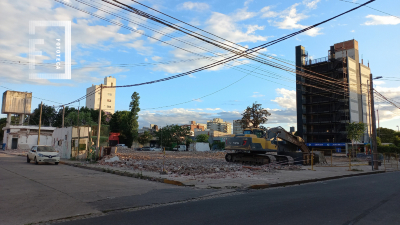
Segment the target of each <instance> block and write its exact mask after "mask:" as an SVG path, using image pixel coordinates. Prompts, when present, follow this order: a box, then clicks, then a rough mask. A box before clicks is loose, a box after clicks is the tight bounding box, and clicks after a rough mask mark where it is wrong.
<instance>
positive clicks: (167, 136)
mask: <svg viewBox="0 0 400 225" xmlns="http://www.w3.org/2000/svg"><path fill="white" fill-rule="evenodd" d="M189 135H190V127H181V126H179V125H174V124H172V125H167V126H165V127H163V128H162V129H159V130H158V131H156V132H155V136H156V137H157V138H158V142H159V144H160V145H161V144H162V145H163V146H167V147H171V146H172V143H176V144H181V143H182V142H183V141H185V140H186V137H187V136H189Z"/></svg>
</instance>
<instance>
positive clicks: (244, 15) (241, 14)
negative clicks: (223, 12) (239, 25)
mask: <svg viewBox="0 0 400 225" xmlns="http://www.w3.org/2000/svg"><path fill="white" fill-rule="evenodd" d="M257 14H258V13H257V12H249V11H247V7H244V8H242V9H239V10H237V11H236V13H234V14H233V15H232V16H231V17H232V19H233V20H235V21H241V20H247V19H250V18H253V17H255V16H257Z"/></svg>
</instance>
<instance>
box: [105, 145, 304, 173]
mask: <svg viewBox="0 0 400 225" xmlns="http://www.w3.org/2000/svg"><path fill="white" fill-rule="evenodd" d="M225 154H226V153H225V152H166V154H165V157H164V154H163V153H162V152H139V151H137V152H132V153H117V154H113V155H110V156H106V157H104V158H103V159H102V160H101V161H100V162H99V163H100V165H108V166H112V167H117V168H118V167H119V168H128V169H133V170H142V171H151V172H160V171H162V169H163V163H164V168H165V170H166V171H167V173H168V174H170V175H173V176H192V177H196V178H224V177H232V178H235V177H240V176H250V175H254V174H260V173H272V172H275V171H276V170H298V169H300V167H301V166H297V165H292V166H283V165H278V164H270V165H258V166H253V165H251V166H249V165H242V164H240V163H228V162H226V161H225ZM116 156H117V157H118V159H119V160H115V157H116ZM111 159H113V160H111Z"/></svg>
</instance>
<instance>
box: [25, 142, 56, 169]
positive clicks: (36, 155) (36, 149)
mask: <svg viewBox="0 0 400 225" xmlns="http://www.w3.org/2000/svg"><path fill="white" fill-rule="evenodd" d="M31 160H32V161H34V162H35V164H36V165H37V164H39V163H40V162H53V163H54V164H56V165H58V163H59V162H60V155H59V154H58V152H56V150H55V149H54V148H53V147H52V146H44V145H34V146H33V147H32V148H31V150H30V151H29V152H28V155H27V156H26V162H27V163H30V162H31Z"/></svg>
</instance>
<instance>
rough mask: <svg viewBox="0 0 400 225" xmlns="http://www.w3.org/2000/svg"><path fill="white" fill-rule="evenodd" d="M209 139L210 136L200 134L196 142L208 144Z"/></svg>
mask: <svg viewBox="0 0 400 225" xmlns="http://www.w3.org/2000/svg"><path fill="white" fill-rule="evenodd" d="M208 138H209V136H208V135H207V134H199V135H198V136H197V137H196V141H197V142H208Z"/></svg>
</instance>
